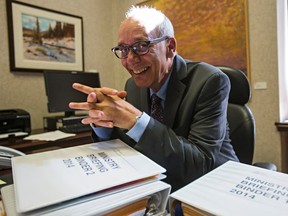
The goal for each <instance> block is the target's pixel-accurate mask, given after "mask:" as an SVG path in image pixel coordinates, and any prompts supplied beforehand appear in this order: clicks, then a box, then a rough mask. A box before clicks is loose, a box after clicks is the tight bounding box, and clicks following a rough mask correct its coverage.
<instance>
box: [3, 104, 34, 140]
mask: <svg viewBox="0 0 288 216" xmlns="http://www.w3.org/2000/svg"><path fill="white" fill-rule="evenodd" d="M30 132H31V120H30V114H29V113H28V112H27V111H25V110H23V109H7V110H0V138H8V137H11V136H25V135H28V134H30Z"/></svg>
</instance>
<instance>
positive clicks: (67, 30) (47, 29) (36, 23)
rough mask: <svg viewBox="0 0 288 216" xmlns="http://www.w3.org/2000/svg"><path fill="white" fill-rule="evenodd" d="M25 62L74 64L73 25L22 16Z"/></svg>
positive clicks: (26, 15)
mask: <svg viewBox="0 0 288 216" xmlns="http://www.w3.org/2000/svg"><path fill="white" fill-rule="evenodd" d="M22 31H23V52H24V53H23V56H24V59H25V60H37V61H56V62H69V63H73V62H75V28H74V25H73V24H69V23H64V22H61V21H57V20H53V19H48V18H43V17H38V16H33V15H29V14H22Z"/></svg>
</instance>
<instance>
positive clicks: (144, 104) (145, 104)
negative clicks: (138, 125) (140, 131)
mask: <svg viewBox="0 0 288 216" xmlns="http://www.w3.org/2000/svg"><path fill="white" fill-rule="evenodd" d="M140 95H141V108H142V110H143V111H144V112H145V113H148V114H150V94H149V89H147V88H142V89H141V90H140Z"/></svg>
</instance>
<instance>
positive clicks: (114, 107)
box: [69, 83, 141, 129]
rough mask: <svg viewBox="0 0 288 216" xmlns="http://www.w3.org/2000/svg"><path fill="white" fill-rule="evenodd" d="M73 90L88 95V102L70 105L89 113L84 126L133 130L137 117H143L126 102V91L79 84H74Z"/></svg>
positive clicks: (84, 120) (83, 121)
mask: <svg viewBox="0 0 288 216" xmlns="http://www.w3.org/2000/svg"><path fill="white" fill-rule="evenodd" d="M73 88H74V89H76V90H78V91H80V92H82V93H85V94H87V95H88V96H87V102H79V103H75V102H71V103H70V104H69V107H70V108H72V109H79V110H87V111H89V117H88V118H85V119H83V120H82V123H83V124H90V123H94V124H95V125H97V126H102V127H110V128H111V127H114V126H117V127H120V128H126V129H131V127H133V125H134V124H135V118H136V116H139V115H141V111H139V110H138V109H136V108H135V107H134V106H132V105H131V104H130V103H128V102H127V101H125V100H124V98H125V96H126V95H127V93H126V92H125V91H117V90H115V89H111V88H105V87H103V88H92V87H89V86H85V85H81V84H78V83H74V84H73Z"/></svg>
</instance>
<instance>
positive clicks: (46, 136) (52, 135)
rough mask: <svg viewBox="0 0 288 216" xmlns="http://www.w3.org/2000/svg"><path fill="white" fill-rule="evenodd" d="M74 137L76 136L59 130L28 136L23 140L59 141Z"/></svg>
mask: <svg viewBox="0 0 288 216" xmlns="http://www.w3.org/2000/svg"><path fill="white" fill-rule="evenodd" d="M72 136H76V134H71V133H64V132H62V131H60V130H56V131H51V132H45V133H40V134H35V135H30V136H27V137H25V138H24V140H43V141H55V140H59V139H64V138H67V137H72Z"/></svg>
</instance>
